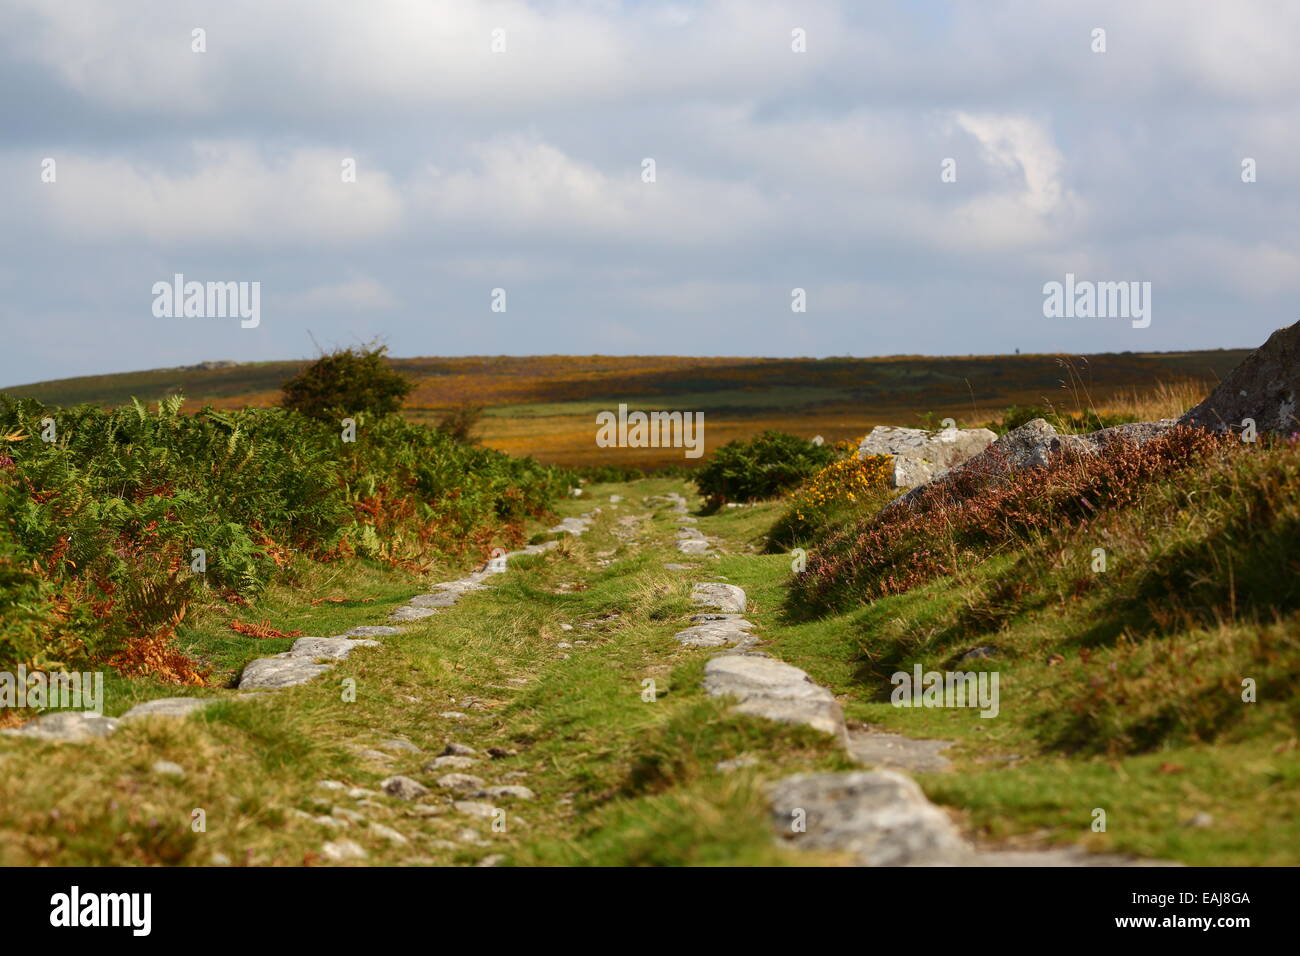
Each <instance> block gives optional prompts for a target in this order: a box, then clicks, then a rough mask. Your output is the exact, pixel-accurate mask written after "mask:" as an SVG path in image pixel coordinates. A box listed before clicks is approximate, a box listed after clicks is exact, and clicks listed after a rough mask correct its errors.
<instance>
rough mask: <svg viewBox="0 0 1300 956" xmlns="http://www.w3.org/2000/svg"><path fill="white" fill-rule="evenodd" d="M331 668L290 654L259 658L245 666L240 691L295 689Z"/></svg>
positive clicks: (240, 679) (240, 681)
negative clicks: (295, 686) (279, 688)
mask: <svg viewBox="0 0 1300 956" xmlns="http://www.w3.org/2000/svg"><path fill="white" fill-rule="evenodd" d="M329 668H330V665H328V664H317V663H314V662H313V661H311V660H307V659H304V658H301V657H290V656H289V655H288V654H277V655H275V656H274V657H259V658H258V659H257V660H255V661H249V662H248V664H246V665H245V666H244V673H243V674H242V675H241V676H240V678H239V689H240V690H252V689H258V688H274V687H293V686H294V685H295V684H305V683H307V681H309V680H311V679H312V678H313V677H316V676H318V675H320V674H323V673H325V672H326V671H327V670H329Z"/></svg>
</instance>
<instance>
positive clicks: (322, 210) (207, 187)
mask: <svg viewBox="0 0 1300 956" xmlns="http://www.w3.org/2000/svg"><path fill="white" fill-rule="evenodd" d="M0 24H3V28H2V29H0V85H3V88H4V90H5V94H4V96H3V97H0V130H3V133H2V134H0V222H3V226H4V228H3V229H0V327H2V328H3V333H4V343H5V347H4V348H3V349H2V350H0V385H12V384H19V383H24V382H30V381H36V380H41V379H48V378H57V377H64V376H70V375H82V374H94V373H99V372H109V371H126V370H132V369H143V368H155V367H160V366H172V365H181V364H189V363H193V362H198V361H202V360H205V359H239V360H258V359H279V358H295V357H303V356H307V355H310V354H313V353H314V351H315V347H314V346H313V344H312V339H311V336H314V338H315V340H316V341H317V342H319V343H320V344H321V345H322V346H325V347H329V346H332V345H349V344H354V343H357V342H362V341H367V340H370V339H371V338H374V337H376V336H380V337H383V338H384V339H385V340H386V341H387V342H388V343H389V345H390V347H391V348H392V351H393V353H394V354H396V355H464V354H534V353H547V354H552V353H572V354H590V353H593V352H598V353H616V354H700V355H769V356H787V355H809V356H825V355H846V354H852V355H882V354H897V353H924V354H966V353H994V352H1010V351H1012V350H1014V349H1016V348H1019V349H1021V350H1022V351H1073V352H1095V351H1109V350H1125V349H1132V350H1148V349H1159V350H1168V349H1181V348H1213V347H1221V346H1223V347H1240V346H1253V345H1257V344H1258V343H1260V342H1262V341H1263V339H1264V338H1265V337H1266V336H1267V334H1268V333H1269V332H1270V331H1271V330H1272V329H1274V328H1277V327H1280V326H1282V325H1288V324H1291V323H1292V322H1294V321H1296V320H1297V319H1300V309H1297V307H1296V306H1297V293H1298V292H1300V186H1298V185H1297V172H1298V171H1300V57H1298V56H1296V55H1295V51H1294V47H1295V43H1296V41H1297V38H1298V37H1300V4H1296V3H1287V2H1274V3H1266V2H1245V0H1234V2H1232V3H1227V2H1213V0H1202V2H1188V0H1170V2H1157V0H1144V2H1142V3H1133V2H1132V0H1117V2H1093V3H1086V4H1084V3H1051V2H1043V0H1032V2H1025V3H1018V2H1007V3H997V2H988V3H985V2H978V3H977V2H970V3H951V4H949V3H939V2H907V3H904V2H898V3H874V2H872V3H868V2H844V3H835V2H818V0H811V2H807V0H803V2H788V3H769V2H764V0H737V2H719V3H698V4H696V3H649V2H613V0H607V2H568V3H525V2H492V0H480V2H469V0H461V2H436V0H366V2H358V0H255V2H250V0H223V2H221V3H213V2H188V0H167V2H162V0H156V2H132V0H112V2H105V0H99V2H81V0H59V2H57V3H51V2H49V0H0ZM1098 28H1100V29H1104V30H1105V47H1106V49H1105V52H1104V53H1103V52H1095V51H1094V46H1096V45H1097V44H1096V40H1095V39H1094V30H1096V29H1098ZM196 29H201V30H203V31H204V34H203V39H204V42H205V45H206V52H195V51H194V46H195V43H196V41H195V38H194V37H195V34H194V31H195V30H196ZM796 30H798V31H803V32H802V36H803V37H804V38H805V40H804V43H805V45H806V52H796V51H795V50H794V49H792V47H793V46H796V45H798V44H797V41H796V39H795V37H796V34H795V31H796ZM494 31H502V32H500V33H496V34H494ZM494 36H495V38H496V42H497V44H498V45H500V44H501V42H502V40H503V41H504V47H505V49H504V51H502V52H496V51H494V50H493V43H494ZM349 158H351V159H355V162H356V181H355V182H344V181H343V180H344V176H343V173H342V168H343V163H344V161H345V160H347V159H349ZM1247 158H1250V159H1253V160H1254V162H1255V168H1256V175H1257V181H1256V182H1253V183H1245V182H1243V181H1242V163H1243V160H1244V159H1247ZM49 159H52V160H54V166H53V169H54V173H55V175H54V181H53V182H46V181H44V180H45V179H48V178H49V177H48V175H45V176H43V170H46V169H48V168H49V164H48V163H46V160H49ZM646 159H653V160H654V174H655V175H654V181H653V182H646V181H645V177H644V176H643V168H644V160H646ZM946 159H952V160H954V161H955V169H956V181H955V182H944V181H942V177H941V172H942V168H943V164H944V161H945V160H946ZM1067 272H1070V273H1074V274H1075V275H1076V276H1078V277H1079V278H1080V279H1090V280H1095V281H1141V282H1150V283H1151V288H1152V321H1151V324H1150V326H1149V327H1148V328H1143V329H1135V328H1133V327H1132V324H1131V323H1130V322H1129V321H1127V320H1125V319H1122V318H1118V319H1117V318H1106V319H1101V318H1093V319H1080V318H1074V319H1066V318H1045V317H1044V315H1043V301H1044V295H1043V285H1044V283H1046V282H1050V281H1053V280H1057V281H1060V280H1062V279H1063V278H1064V276H1065V274H1066V273H1067ZM175 273H182V274H184V276H185V277H186V279H187V280H197V281H205V282H206V281H247V282H252V281H257V282H260V283H261V299H262V302H261V322H260V325H258V327H257V328H241V327H240V322H239V320H238V319H230V318H159V317H155V315H154V314H153V308H152V306H153V301H154V296H153V292H152V289H153V285H154V283H155V282H159V281H162V280H168V281H169V280H170V279H171V277H172V276H173V275H174V274H175ZM498 288H499V289H504V290H505V291H506V311H505V312H493V311H492V309H491V304H492V290H493V289H498ZM795 288H801V289H804V290H805V292H806V301H807V311H806V312H803V313H796V312H792V310H791V290H793V289H795ZM309 333H310V336H309Z"/></svg>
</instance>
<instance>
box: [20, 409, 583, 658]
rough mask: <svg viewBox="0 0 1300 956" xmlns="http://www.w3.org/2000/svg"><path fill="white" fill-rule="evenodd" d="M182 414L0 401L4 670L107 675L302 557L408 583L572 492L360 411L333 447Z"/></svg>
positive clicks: (301, 433)
mask: <svg viewBox="0 0 1300 956" xmlns="http://www.w3.org/2000/svg"><path fill="white" fill-rule="evenodd" d="M180 405H181V402H180V399H179V398H176V399H170V400H168V401H166V402H164V403H163V404H162V405H160V406H159V407H158V408H157V410H156V411H155V412H150V411H148V410H147V409H146V408H145V407H144V406H143V405H141V404H140V403H138V402H136V403H134V404H133V405H131V406H127V407H124V408H120V409H117V410H115V411H104V410H102V409H99V408H97V407H92V406H89V405H83V406H78V407H76V408H71V409H64V410H55V409H47V408H45V407H44V406H42V405H40V404H39V403H37V402H35V401H33V400H23V401H13V400H11V399H9V398H8V397H7V396H0V665H5V664H13V663H15V662H23V661H25V662H28V663H41V662H46V663H52V662H57V663H63V664H66V665H69V666H72V665H74V664H78V663H86V662H88V661H96V660H104V659H105V658H106V656H108V655H111V654H113V653H115V652H118V651H120V650H121V649H122V648H123V647H124V646H125V644H126V643H127V642H129V641H131V640H134V639H141V638H144V637H147V636H150V635H159V634H165V633H168V632H169V631H170V630H171V629H172V628H174V627H175V625H176V624H177V623H178V622H179V621H180V619H181V617H182V616H183V614H184V613H185V610H186V608H187V606H188V605H189V604H190V602H191V601H193V600H194V598H195V597H196V596H197V595H199V594H200V593H201V592H203V591H205V590H207V591H209V592H216V593H217V594H227V595H230V596H231V597H232V598H236V597H238V596H247V595H253V594H256V593H257V592H258V591H260V590H261V589H262V588H264V587H265V586H266V585H267V583H268V582H269V581H270V580H271V579H272V577H273V576H274V575H276V574H277V572H279V571H280V570H281V569H282V568H284V567H286V566H287V565H288V564H289V562H290V561H291V560H292V559H293V558H294V557H295V556H304V557H307V558H315V559H319V560H332V559H337V558H340V557H344V556H349V555H354V554H361V555H364V556H367V557H373V558H376V559H379V560H383V561H387V562H389V563H392V564H397V565H402V566H406V567H410V568H412V569H418V568H421V567H423V566H426V565H427V564H428V563H429V562H430V561H432V560H433V559H435V558H437V557H439V556H461V555H464V554H466V553H467V552H468V553H475V552H477V553H483V552H485V551H486V549H487V547H488V546H489V545H488V542H490V541H491V540H493V539H494V538H497V537H500V538H501V539H503V540H505V541H507V543H515V542H518V541H520V540H521V539H522V523H523V521H524V520H525V519H526V518H528V517H529V516H534V515H541V514H543V513H545V512H546V511H547V510H548V507H549V505H550V503H551V502H552V501H553V500H554V498H555V497H556V496H557V495H560V494H563V492H564V490H565V489H566V488H567V486H568V484H569V476H568V475H567V474H566V473H564V472H563V471H561V470H560V469H556V468H549V467H544V466H541V465H538V464H537V463H536V462H534V461H532V460H531V459H513V458H510V457H508V456H506V455H504V454H501V453H499V452H494V451H491V450H488V449H484V448H477V447H473V446H468V445H464V444H461V443H459V442H456V441H454V440H453V439H451V438H449V437H447V436H445V435H442V434H439V433H438V432H437V431H435V430H433V429H430V428H425V427H422V426H417V425H412V424H409V423H407V422H405V421H403V420H401V419H399V418H396V417H394V416H389V417H384V418H380V419H376V420H372V419H370V418H368V417H367V416H366V415H364V414H360V413H359V414H357V415H356V416H355V417H356V419H357V421H356V433H355V439H356V440H355V441H343V440H342V438H343V436H342V432H341V429H340V428H339V427H338V426H337V425H336V424H333V423H327V422H323V421H319V420H315V419H312V418H309V417H306V416H304V415H301V414H298V413H296V412H293V411H288V410H285V409H279V408H273V409H248V410H245V411H236V412H225V411H215V410H212V409H204V410H203V411H201V412H199V413H198V414H196V415H183V414H181V413H180ZM46 417H48V418H51V419H53V420H54V427H55V438H56V440H55V441H54V442H46V441H43V440H41V437H40V436H41V432H42V424H41V420H42V419H44V418H46ZM196 549H201V550H202V552H203V553H204V556H205V563H206V568H205V569H204V570H203V571H202V572H201V573H199V572H197V571H196V570H195V568H196V567H198V566H199V565H198V564H197V558H198V555H197V554H196Z"/></svg>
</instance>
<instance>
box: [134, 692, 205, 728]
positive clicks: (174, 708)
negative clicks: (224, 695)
mask: <svg viewBox="0 0 1300 956" xmlns="http://www.w3.org/2000/svg"><path fill="white" fill-rule="evenodd" d="M216 702H217V698H215V697H158V698H155V699H154V700H146V701H145V702H144V703H142V704H136V705H135V706H134V707H132V708H131V709H130V710H128V711H127V712H126V713H125V714H123V715H122V716H121V717H119V718H118V720H119V721H121V722H122V723H126V722H128V721H132V720H139V719H140V718H141V717H188V716H189V715H190V714H192V713H194V712H195V711H196V710H202V709H203V708H204V707H207V706H208V705H210V704H215V703H216Z"/></svg>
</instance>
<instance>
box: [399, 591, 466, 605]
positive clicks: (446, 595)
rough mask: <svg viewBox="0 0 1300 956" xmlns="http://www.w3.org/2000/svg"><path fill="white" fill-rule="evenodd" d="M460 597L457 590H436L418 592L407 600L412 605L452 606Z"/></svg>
mask: <svg viewBox="0 0 1300 956" xmlns="http://www.w3.org/2000/svg"><path fill="white" fill-rule="evenodd" d="M458 597H460V595H459V594H457V593H456V592H455V591H435V592H433V593H432V594H417V595H416V596H415V597H413V598H411V600H410V601H408V602H407V604H408V605H410V606H411V607H451V606H452V605H453V604H455V603H456V599H457V598H458Z"/></svg>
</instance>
